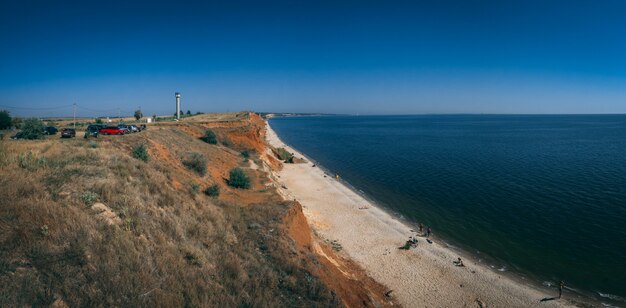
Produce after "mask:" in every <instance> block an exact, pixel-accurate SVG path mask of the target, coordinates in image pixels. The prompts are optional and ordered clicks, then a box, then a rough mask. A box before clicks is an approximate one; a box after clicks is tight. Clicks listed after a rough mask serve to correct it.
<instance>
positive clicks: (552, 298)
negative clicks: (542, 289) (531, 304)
mask: <svg viewBox="0 0 626 308" xmlns="http://www.w3.org/2000/svg"><path fill="white" fill-rule="evenodd" d="M555 299H559V298H558V297H544V298H542V299H541V300H540V302H547V301H553V300H555Z"/></svg>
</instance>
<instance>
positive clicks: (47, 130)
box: [43, 126, 59, 135]
mask: <svg viewBox="0 0 626 308" xmlns="http://www.w3.org/2000/svg"><path fill="white" fill-rule="evenodd" d="M58 131H59V130H58V129H57V128H56V127H54V126H46V127H44V128H43V134H44V135H55V134H56V133H57V132H58Z"/></svg>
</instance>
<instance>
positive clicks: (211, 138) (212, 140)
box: [202, 129, 217, 144]
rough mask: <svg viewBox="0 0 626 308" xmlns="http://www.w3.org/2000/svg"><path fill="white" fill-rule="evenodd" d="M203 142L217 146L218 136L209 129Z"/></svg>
mask: <svg viewBox="0 0 626 308" xmlns="http://www.w3.org/2000/svg"><path fill="white" fill-rule="evenodd" d="M202 140H204V142H206V143H209V144H217V135H215V132H214V131H212V130H210V129H208V130H207V131H206V134H205V135H204V137H202Z"/></svg>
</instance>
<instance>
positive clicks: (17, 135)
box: [11, 132, 25, 140]
mask: <svg viewBox="0 0 626 308" xmlns="http://www.w3.org/2000/svg"><path fill="white" fill-rule="evenodd" d="M24 135H25V134H24V132H18V133H17V134H15V135H13V136H11V139H13V140H18V139H24Z"/></svg>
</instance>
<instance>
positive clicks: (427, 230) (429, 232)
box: [426, 227, 433, 237]
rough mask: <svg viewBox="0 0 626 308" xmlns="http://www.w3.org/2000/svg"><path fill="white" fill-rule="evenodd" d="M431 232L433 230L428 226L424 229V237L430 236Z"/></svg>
mask: <svg viewBox="0 0 626 308" xmlns="http://www.w3.org/2000/svg"><path fill="white" fill-rule="evenodd" d="M431 233H433V230H432V229H431V228H430V227H428V229H426V237H430V234H431Z"/></svg>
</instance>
